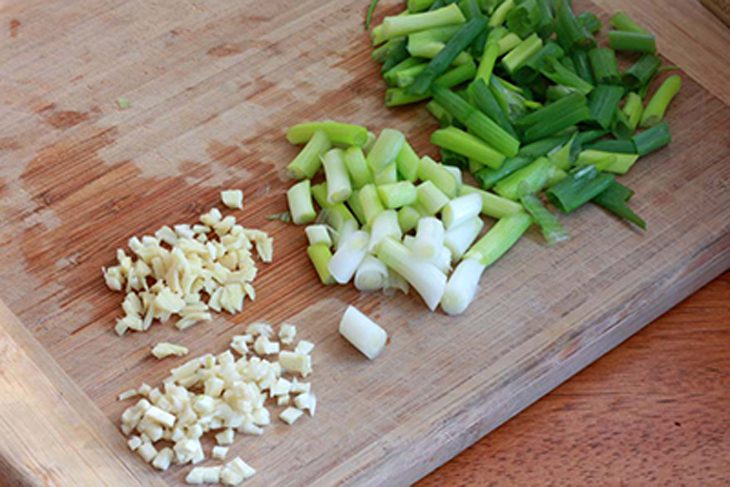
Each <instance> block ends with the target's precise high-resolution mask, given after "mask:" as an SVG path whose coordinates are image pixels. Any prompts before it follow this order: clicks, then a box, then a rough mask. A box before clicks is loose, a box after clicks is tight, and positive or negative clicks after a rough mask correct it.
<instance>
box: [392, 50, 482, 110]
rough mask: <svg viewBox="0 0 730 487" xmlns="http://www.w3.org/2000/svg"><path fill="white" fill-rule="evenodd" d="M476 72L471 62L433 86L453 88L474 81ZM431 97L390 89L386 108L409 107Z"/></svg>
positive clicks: (454, 69)
mask: <svg viewBox="0 0 730 487" xmlns="http://www.w3.org/2000/svg"><path fill="white" fill-rule="evenodd" d="M476 72H477V66H476V64H474V62H473V61H470V62H469V63H467V64H462V65H460V66H455V67H453V68H451V69H450V70H449V71H447V72H446V73H444V74H442V75H441V76H439V77H438V78H436V81H434V83H433V84H434V86H443V87H444V88H451V87H453V86H456V85H459V84H461V83H464V82H466V81H470V80H472V79H474V75H475V74H476ZM429 96H431V94H430V92H429V93H426V94H424V95H414V94H411V93H408V92H407V91H406V88H400V87H398V88H388V89H387V90H385V106H386V107H396V106H400V105H407V104H409V103H416V102H419V101H422V100H425V99H427V98H428V97H429Z"/></svg>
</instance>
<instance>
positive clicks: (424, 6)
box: [407, 0, 435, 14]
mask: <svg viewBox="0 0 730 487" xmlns="http://www.w3.org/2000/svg"><path fill="white" fill-rule="evenodd" d="M434 1H435V0H408V2H407V3H408V11H409V12H411V13H413V14H415V13H418V12H423V11H424V10H428V9H429V8H430V7H431V5H433V3H434Z"/></svg>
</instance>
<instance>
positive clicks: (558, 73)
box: [540, 58, 593, 95]
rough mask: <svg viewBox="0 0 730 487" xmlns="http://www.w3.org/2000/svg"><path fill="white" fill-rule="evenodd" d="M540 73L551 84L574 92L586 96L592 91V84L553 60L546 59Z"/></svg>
mask: <svg viewBox="0 0 730 487" xmlns="http://www.w3.org/2000/svg"><path fill="white" fill-rule="evenodd" d="M540 73H542V75H543V76H545V77H546V78H547V79H549V80H551V81H552V82H554V83H556V84H558V85H561V86H566V87H569V88H572V89H573V90H574V91H576V92H578V93H581V94H583V95H587V94H588V93H590V92H591V91H593V85H592V84H590V83H589V82H587V81H586V80H584V79H583V78H581V77H580V76H579V75H578V74H576V73H574V72H572V71H571V70H569V69H568V68H566V67H565V66H564V65H563V64H562V63H560V61H558V60H557V59H555V58H551V59H548V60H547V61H546V62H545V64H544V65H543V67H542V69H541V70H540Z"/></svg>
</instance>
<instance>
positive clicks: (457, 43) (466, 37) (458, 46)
mask: <svg viewBox="0 0 730 487" xmlns="http://www.w3.org/2000/svg"><path fill="white" fill-rule="evenodd" d="M456 8H457V10H458V7H456ZM459 12H460V13H461V11H460V10H459ZM416 15H427V14H416ZM486 27H487V21H486V20H485V19H484V17H474V18H472V19H470V20H469V21H467V22H466V23H465V24H464V25H463V26H462V27H461V28H460V29H459V31H458V32H457V33H456V34H454V36H453V37H452V38H451V39H449V41H448V42H447V43H446V46H445V47H444V48H443V49H442V50H441V52H439V53H438V55H437V56H436V57H435V58H433V59H432V60H431V62H430V63H428V66H427V67H426V69H425V70H424V71H423V72H422V73H421V74H419V75H418V77H417V78H416V80H415V81H414V82H413V84H412V85H410V86H409V87H408V89H407V90H408V93H410V94H412V95H425V94H426V93H428V91H429V90H430V89H431V86H432V85H433V83H434V81H435V80H436V78H438V77H439V76H440V75H442V74H443V73H445V72H446V71H447V70H448V68H449V66H450V65H451V64H452V63H453V62H454V60H455V59H456V57H457V56H458V55H459V54H460V53H461V52H462V51H463V50H464V49H466V48H467V47H468V46H469V44H471V43H472V42H473V41H474V39H476V38H477V36H478V35H479V34H480V33H481V32H482V31H484V29H486Z"/></svg>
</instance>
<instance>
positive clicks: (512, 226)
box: [464, 211, 532, 267]
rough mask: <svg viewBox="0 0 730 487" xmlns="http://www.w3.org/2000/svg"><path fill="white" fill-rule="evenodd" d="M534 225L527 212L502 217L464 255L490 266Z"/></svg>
mask: <svg viewBox="0 0 730 487" xmlns="http://www.w3.org/2000/svg"><path fill="white" fill-rule="evenodd" d="M530 225H532V218H531V217H530V215H528V214H527V213H525V212H522V211H521V212H519V213H514V214H512V215H509V216H506V217H504V218H500V219H499V220H498V221H497V223H495V224H494V226H493V227H492V228H490V229H489V231H488V232H487V233H486V234H485V235H484V236H483V237H482V238H481V239H479V241H478V242H477V243H475V244H474V245H473V246H472V248H471V249H469V251H468V252H467V253H466V255H464V258H465V259H475V260H477V261H479V262H480V263H481V265H483V266H485V267H488V266H490V265H492V264H494V263H495V262H496V261H497V260H499V258H500V257H502V256H503V255H504V254H505V253H507V251H508V250H509V249H511V248H512V246H513V245H514V244H515V243H517V241H518V240H519V239H520V237H521V236H522V235H523V234H524V233H525V232H526V231H527V229H528V228H530Z"/></svg>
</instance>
